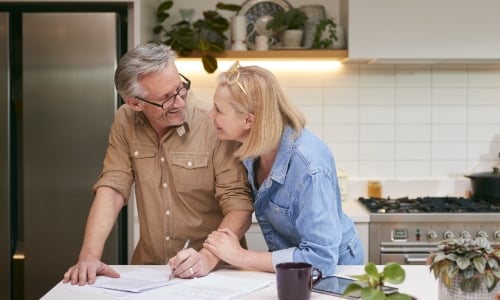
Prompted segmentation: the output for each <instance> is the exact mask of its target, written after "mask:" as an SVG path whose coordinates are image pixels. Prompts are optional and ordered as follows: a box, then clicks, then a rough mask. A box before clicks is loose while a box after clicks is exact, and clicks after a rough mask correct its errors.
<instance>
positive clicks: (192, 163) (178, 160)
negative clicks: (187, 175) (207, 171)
mask: <svg viewBox="0 0 500 300" xmlns="http://www.w3.org/2000/svg"><path fill="white" fill-rule="evenodd" d="M172 163H173V165H174V166H177V167H181V168H183V169H188V170H193V169H198V168H206V167H207V166H208V157H207V156H206V155H205V156H202V155H173V156H172Z"/></svg>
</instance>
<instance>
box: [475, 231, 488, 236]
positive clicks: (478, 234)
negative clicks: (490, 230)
mask: <svg viewBox="0 0 500 300" xmlns="http://www.w3.org/2000/svg"><path fill="white" fill-rule="evenodd" d="M476 236H477V237H482V238H488V234H487V233H486V231H484V230H480V231H478V232H477V233H476Z"/></svg>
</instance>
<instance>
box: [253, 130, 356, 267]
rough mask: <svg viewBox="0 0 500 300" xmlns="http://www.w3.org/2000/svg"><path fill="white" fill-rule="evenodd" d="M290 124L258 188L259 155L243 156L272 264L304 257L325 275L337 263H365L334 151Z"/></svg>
mask: <svg viewBox="0 0 500 300" xmlns="http://www.w3.org/2000/svg"><path fill="white" fill-rule="evenodd" d="M294 133H295V132H294V131H293V129H292V128H291V127H289V126H287V127H285V130H284V132H283V136H282V138H281V143H280V146H279V150H278V153H277V155H276V160H275V161H274V164H273V166H272V168H271V172H270V173H269V176H268V177H267V178H266V179H265V180H264V181H263V183H262V185H261V186H260V188H259V189H257V188H256V182H255V170H254V161H255V159H254V158H249V159H245V160H244V161H243V163H244V165H245V167H246V168H247V170H248V179H249V182H250V185H251V187H252V193H253V196H254V201H255V203H254V206H255V216H256V218H257V220H258V222H259V224H260V227H261V229H262V233H263V235H264V238H265V240H266V243H267V246H268V247H269V251H272V263H273V266H276V264H278V263H281V262H289V261H297V262H298V261H302V262H308V263H310V264H312V265H313V266H314V267H317V268H319V269H320V270H321V271H322V272H323V275H331V274H334V273H335V269H336V266H337V264H362V263H363V250H362V245H361V243H360V241H359V237H358V235H357V233H356V230H355V227H354V223H353V222H352V220H351V219H350V218H349V217H348V216H347V215H345V214H344V212H343V211H342V203H341V199H340V192H339V188H338V182H337V174H336V168H335V162H334V158H333V154H332V153H331V151H330V149H329V148H328V146H327V145H326V144H325V143H324V142H323V141H321V140H320V139H319V138H318V137H316V136H314V135H313V134H312V133H311V132H310V131H309V130H307V129H304V130H303V131H302V133H301V134H300V136H299V137H297V138H296V139H295V137H294Z"/></svg>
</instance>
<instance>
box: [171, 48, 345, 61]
mask: <svg viewBox="0 0 500 300" xmlns="http://www.w3.org/2000/svg"><path fill="white" fill-rule="evenodd" d="M214 56H215V57H216V58H221V59H224V58H227V59H259V60H260V59H262V60H268V59H272V60H286V59H288V60H290V59H301V60H302V59H303V60H325V59H333V60H344V59H346V58H347V50H268V51H255V50H248V51H231V50H228V51H225V52H224V53H221V54H215V55H214ZM199 57H200V55H199V54H198V55H196V54H193V55H191V56H189V57H179V58H182V59H185V58H199Z"/></svg>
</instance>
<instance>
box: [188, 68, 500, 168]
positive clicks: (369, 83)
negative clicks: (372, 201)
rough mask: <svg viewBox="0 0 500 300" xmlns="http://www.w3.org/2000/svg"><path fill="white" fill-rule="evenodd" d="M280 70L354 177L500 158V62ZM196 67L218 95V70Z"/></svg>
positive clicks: (204, 92) (202, 87) (204, 93)
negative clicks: (499, 156) (202, 70)
mask: <svg viewBox="0 0 500 300" xmlns="http://www.w3.org/2000/svg"><path fill="white" fill-rule="evenodd" d="M274 71H275V73H276V75H277V76H278V77H279V79H280V81H281V83H282V85H283V87H284V88H285V90H286V92H287V94H288V95H289V97H290V99H292V100H293V102H295V103H296V104H297V105H299V107H300V108H301V109H302V111H303V112H304V113H305V114H306V116H307V119H308V127H309V128H310V129H312V130H313V131H314V132H315V133H316V134H317V135H319V136H320V137H321V138H323V139H324V140H325V142H327V143H328V145H330V147H331V149H332V150H333V152H334V155H335V158H336V161H337V167H339V168H342V169H344V170H345V171H346V172H347V174H348V175H349V177H397V178H408V177H460V178H463V175H464V174H466V173H469V172H477V171H482V170H490V169H491V167H492V166H493V165H498V161H499V159H498V152H500V67H498V66H489V65H447V66H445V65H434V66H429V65H365V64H344V65H343V66H342V67H341V68H340V69H339V70H334V71H318V72H314V71H313V70H308V71H304V70H300V71H295V72H293V71H280V70H274ZM181 72H184V73H185V74H190V73H189V70H181ZM190 75H191V76H192V77H193V76H194V78H193V79H195V80H194V82H193V87H194V89H195V90H197V93H198V95H199V96H201V97H203V98H206V99H212V97H213V90H214V85H213V84H214V78H212V77H213V76H214V75H206V74H203V72H201V73H197V72H196V73H194V74H190Z"/></svg>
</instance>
